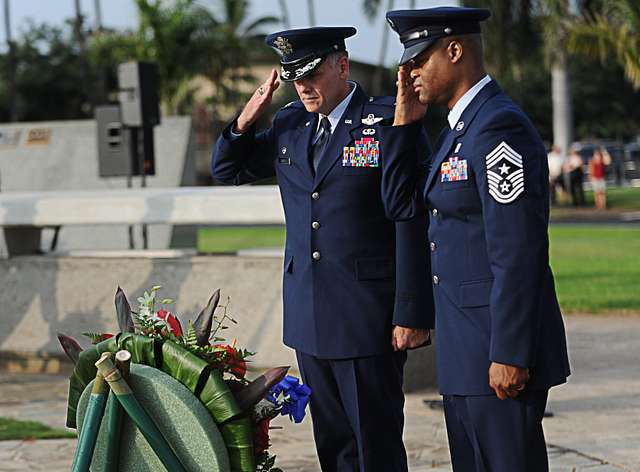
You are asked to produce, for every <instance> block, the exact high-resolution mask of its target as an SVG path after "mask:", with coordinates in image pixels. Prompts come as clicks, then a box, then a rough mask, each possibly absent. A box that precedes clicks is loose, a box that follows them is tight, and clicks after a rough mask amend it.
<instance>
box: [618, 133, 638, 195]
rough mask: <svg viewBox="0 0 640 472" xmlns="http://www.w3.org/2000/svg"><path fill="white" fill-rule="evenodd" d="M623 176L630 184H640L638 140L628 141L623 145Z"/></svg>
mask: <svg viewBox="0 0 640 472" xmlns="http://www.w3.org/2000/svg"><path fill="white" fill-rule="evenodd" d="M622 166H623V171H624V178H625V180H626V181H627V182H629V183H630V184H631V185H634V186H635V185H640V142H635V143H629V144H627V145H626V146H625V147H624V161H623V164H622Z"/></svg>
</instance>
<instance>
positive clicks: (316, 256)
mask: <svg viewBox="0 0 640 472" xmlns="http://www.w3.org/2000/svg"><path fill="white" fill-rule="evenodd" d="M311 257H313V260H314V261H319V260H320V253H319V252H318V251H313V254H311Z"/></svg>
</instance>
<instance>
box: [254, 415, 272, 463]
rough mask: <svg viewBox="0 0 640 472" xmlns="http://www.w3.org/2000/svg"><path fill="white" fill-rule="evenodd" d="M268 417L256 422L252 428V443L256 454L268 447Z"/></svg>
mask: <svg viewBox="0 0 640 472" xmlns="http://www.w3.org/2000/svg"><path fill="white" fill-rule="evenodd" d="M270 421H271V419H270V418H265V419H263V420H262V421H260V422H259V423H258V424H256V426H255V429H254V430H253V445H254V447H255V450H256V455H258V454H262V453H263V452H264V451H266V450H267V449H269V422H270Z"/></svg>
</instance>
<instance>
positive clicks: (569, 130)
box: [551, 48, 573, 155]
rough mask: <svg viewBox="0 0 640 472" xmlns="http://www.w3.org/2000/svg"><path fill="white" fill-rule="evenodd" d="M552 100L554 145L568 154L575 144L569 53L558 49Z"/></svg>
mask: <svg viewBox="0 0 640 472" xmlns="http://www.w3.org/2000/svg"><path fill="white" fill-rule="evenodd" d="M551 100H552V103H553V143H554V144H556V145H557V146H559V147H560V149H561V150H562V153H563V154H565V155H566V154H567V153H568V151H569V146H571V143H572V142H573V113H572V110H571V90H570V82H569V69H568V66H567V53H566V52H565V51H564V50H563V49H562V48H558V51H557V55H556V58H555V61H554V62H553V64H552V65H551Z"/></svg>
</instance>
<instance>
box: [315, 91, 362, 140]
mask: <svg viewBox="0 0 640 472" xmlns="http://www.w3.org/2000/svg"><path fill="white" fill-rule="evenodd" d="M349 86H350V87H351V92H350V93H349V95H347V96H346V97H345V99H344V100H342V101H341V102H340V103H338V104H337V105H336V107H335V108H334V109H333V110H331V113H329V114H328V115H323V114H322V113H318V114H319V115H320V116H319V119H318V125H317V127H316V134H315V136H314V137H313V142H312V143H311V144H315V143H316V141H317V140H318V139H320V136H321V135H322V133H320V132H319V131H320V121H321V120H322V118H324V117H325V116H326V117H327V118H329V123H330V124H331V134H333V132H334V131H335V130H336V127H337V126H338V123H340V118H342V115H344V111H345V110H346V109H347V107H348V106H349V102H350V101H351V97H353V94H354V93H355V91H356V84H355V82H351V81H349Z"/></svg>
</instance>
